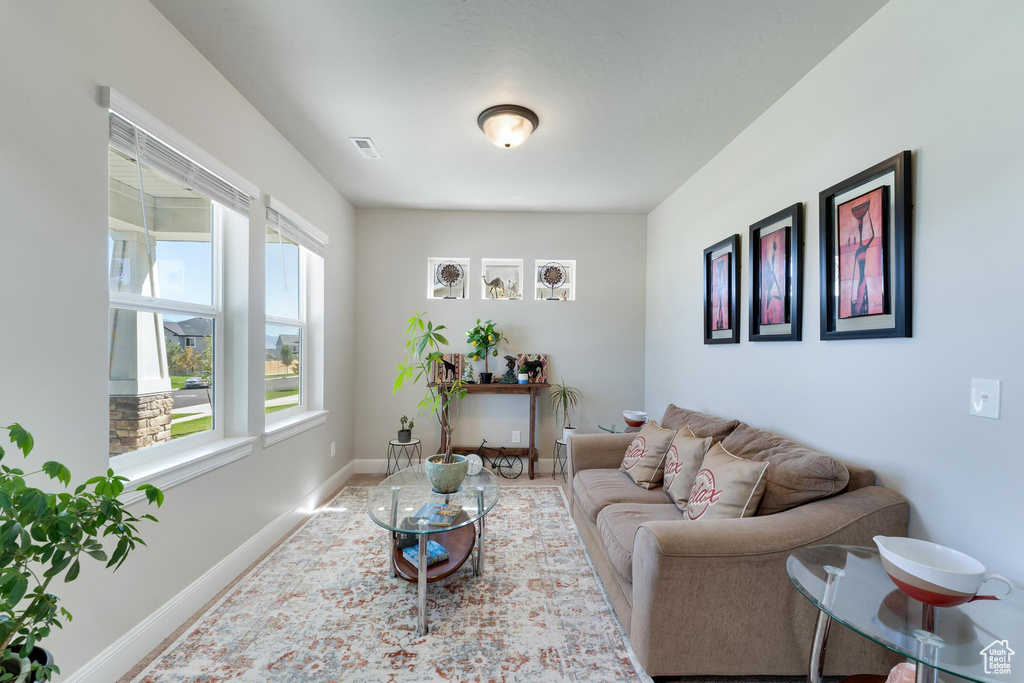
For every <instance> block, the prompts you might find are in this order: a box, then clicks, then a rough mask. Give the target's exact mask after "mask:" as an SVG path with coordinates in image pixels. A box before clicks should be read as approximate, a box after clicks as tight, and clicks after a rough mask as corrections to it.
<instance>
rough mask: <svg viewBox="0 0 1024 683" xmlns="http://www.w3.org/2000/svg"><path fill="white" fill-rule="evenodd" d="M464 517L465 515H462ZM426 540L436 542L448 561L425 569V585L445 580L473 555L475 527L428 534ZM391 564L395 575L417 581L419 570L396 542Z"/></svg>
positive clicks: (468, 526)
mask: <svg viewBox="0 0 1024 683" xmlns="http://www.w3.org/2000/svg"><path fill="white" fill-rule="evenodd" d="M462 514H463V515H465V514H466V513H462ZM428 539H429V540H431V541H437V542H438V543H440V544H441V545H443V546H444V547H445V549H446V550H447V551H448V559H447V560H444V561H443V562H438V563H437V564H435V565H431V566H430V567H427V583H433V582H435V581H440V580H441V579H446V578H448V577H449V576H451V575H452V574H454V573H455V572H457V571H458V570H459V567H461V566H462V565H463V564H465V563H466V560H468V559H469V558H470V556H472V554H473V547H474V545H475V544H476V527H475V526H473V525H472V524H467V525H466V526H464V527H459V528H458V529H455V530H453V531H443V532H440V533H436V534H430V535H429V536H428ZM391 547H392V552H391V562H392V564H393V565H394V569H395V573H396V574H398V575H399V576H400V577H402V578H403V579H405V580H406V581H411V582H412V583H416V582H417V581H419V577H420V572H419V568H418V567H416V566H414V565H413V564H411V563H410V562H409V561H408V560H406V559H405V556H404V555H403V554H402V551H401V550H399V548H398V540H397V539H396V540H395V542H394V543H393V544H392V546H391Z"/></svg>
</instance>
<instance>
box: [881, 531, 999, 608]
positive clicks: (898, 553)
mask: <svg viewBox="0 0 1024 683" xmlns="http://www.w3.org/2000/svg"><path fill="white" fill-rule="evenodd" d="M874 541H875V545H877V546H878V552H879V554H880V555H881V560H882V567H884V568H885V573H886V574H888V575H889V578H890V579H892V581H893V583H895V584H896V585H897V586H898V587H899V589H900V590H901V591H903V592H904V593H906V594H907V595H909V596H910V597H912V598H914V599H915V600H919V601H921V602H923V603H925V604H928V605H934V606H936V607H953V606H955V605H962V604H964V603H965V602H971V601H972V600H1005V599H1006V598H1008V597H1010V596H1011V595H1013V584H1012V583H1010V580H1009V579H1007V578H1006V577H1005V576H1000V575H999V574H986V573H985V565H983V564H982V563H981V562H978V561H977V560H976V559H974V558H973V557H970V556H969V555H965V554H963V553H962V552H960V551H958V550H953V549H952V548H947V547H946V546H944V545H938V544H937V543H929V542H928V541H922V540H920V539H917V538H902V537H895V536H875V538H874ZM989 580H994V581H1002V582H1003V583H1005V584H1006V587H1007V592H1006V594H1005V595H999V596H996V595H978V591H979V590H981V585H982V584H983V583H985V582H986V581H989Z"/></svg>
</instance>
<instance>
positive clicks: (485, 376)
mask: <svg viewBox="0 0 1024 683" xmlns="http://www.w3.org/2000/svg"><path fill="white" fill-rule="evenodd" d="M492 379H494V373H493V372H481V373H480V384H490V383H491V380H492Z"/></svg>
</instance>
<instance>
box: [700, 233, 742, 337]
mask: <svg viewBox="0 0 1024 683" xmlns="http://www.w3.org/2000/svg"><path fill="white" fill-rule="evenodd" d="M739 304H740V236H739V234H736V235H733V236H732V237H727V238H725V239H724V240H722V241H721V242H718V243H716V244H713V245H711V246H710V247H708V248H707V249H705V250H704V343H705V344H738V343H739V342H740V316H739V313H740V305H739Z"/></svg>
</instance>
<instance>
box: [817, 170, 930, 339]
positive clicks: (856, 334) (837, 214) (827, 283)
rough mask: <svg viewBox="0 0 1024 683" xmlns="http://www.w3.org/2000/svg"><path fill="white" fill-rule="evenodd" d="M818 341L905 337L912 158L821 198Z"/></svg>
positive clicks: (907, 328)
mask: <svg viewBox="0 0 1024 683" xmlns="http://www.w3.org/2000/svg"><path fill="white" fill-rule="evenodd" d="M818 208H819V214H820V216H819V224H820V226H819V231H820V234H819V248H820V250H821V338H822V339H873V338H885V337H909V336H911V263H912V262H911V228H910V225H911V223H910V220H911V210H912V205H911V169H910V152H909V151H903V152H900V153H899V154H897V155H896V156H894V157H892V158H889V159H886V160H885V161H883V162H881V163H878V164H875V165H874V166H872V167H871V168H869V169H866V170H864V171H862V172H860V173H858V174H857V175H855V176H853V177H851V178H847V179H846V180H844V181H843V182H841V183H838V184H836V185H833V186H832V187H830V188H828V189H827V190H825V191H823V192H821V193H820V195H819V197H818Z"/></svg>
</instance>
